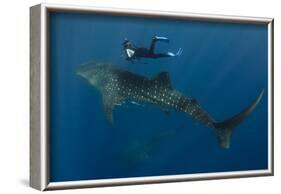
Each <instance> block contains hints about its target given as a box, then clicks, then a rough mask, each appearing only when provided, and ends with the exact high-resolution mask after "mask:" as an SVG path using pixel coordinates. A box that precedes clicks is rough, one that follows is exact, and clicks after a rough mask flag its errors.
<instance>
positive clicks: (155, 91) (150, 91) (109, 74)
mask: <svg viewBox="0 0 281 194" xmlns="http://www.w3.org/2000/svg"><path fill="white" fill-rule="evenodd" d="M76 73H77V74H78V75H79V76H81V77H82V78H84V79H86V80H87V81H88V82H89V83H90V84H91V85H92V86H93V87H95V88H96V89H97V90H98V91H99V92H100V93H101V95H102V101H103V107H104V112H105V115H106V118H107V119H108V121H109V122H110V123H113V120H114V119H113V110H114V108H115V107H116V106H117V105H122V104H124V103H126V102H133V103H138V104H144V103H148V104H154V105H156V106H158V107H160V108H161V109H162V110H169V111H179V112H183V113H185V114H186V115H188V116H190V117H191V118H193V119H194V120H195V121H197V122H199V123H201V124H203V125H204V126H206V127H208V128H210V129H213V131H214V133H215V135H216V137H217V140H218V143H219V145H220V146H221V147H222V148H225V149H227V148H229V147H230V143H231V136H232V133H233V129H234V128H236V127H238V125H239V124H240V123H241V122H242V121H243V120H244V119H245V118H246V117H248V115H249V114H251V113H252V112H253V110H254V109H255V108H256V106H257V105H258V104H259V102H260V100H261V99H262V96H263V93H264V89H262V91H261V92H260V93H259V95H258V96H257V97H256V99H254V100H253V101H252V103H250V104H249V105H248V106H247V107H246V108H244V109H243V110H242V111H241V112H239V113H238V114H235V115H234V116H232V117H230V118H228V119H226V120H224V121H221V122H218V121H216V120H215V119H213V118H212V117H211V116H210V115H209V113H208V112H207V111H206V110H204V109H203V108H202V107H201V105H200V104H199V103H198V102H197V100H196V99H195V98H191V97H188V96H186V95H184V94H182V93H181V92H179V91H177V90H175V89H174V88H173V86H172V84H171V81H170V76H169V73H168V72H160V73H159V74H158V75H156V76H154V77H152V78H150V77H146V76H142V75H139V74H136V73H133V72H129V71H127V70H124V69H122V68H118V67H116V66H114V65H111V64H103V63H93V62H92V63H87V64H82V65H80V66H79V67H78V69H77V72H76Z"/></svg>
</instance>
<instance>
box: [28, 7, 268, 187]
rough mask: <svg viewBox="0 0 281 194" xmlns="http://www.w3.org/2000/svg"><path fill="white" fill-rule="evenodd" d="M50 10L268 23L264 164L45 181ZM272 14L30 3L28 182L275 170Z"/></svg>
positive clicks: (108, 182)
mask: <svg viewBox="0 0 281 194" xmlns="http://www.w3.org/2000/svg"><path fill="white" fill-rule="evenodd" d="M50 12H79V13H84V12H88V13H102V14H108V15H122V16H124V15H125V16H142V17H147V18H164V19H165V18H176V19H183V20H199V21H213V22H228V23H246V24H266V25H268V91H269V92H268V93H269V94H268V95H269V96H268V105H269V106H268V108H269V110H268V169H267V170H249V171H235V172H218V173H201V174H200V173H199V174H188V175H169V176H153V177H139V178H118V179H102V180H87V181H70V182H50V181H49V146H50V142H49V107H48V105H49V99H48V94H49V68H48V67H49V59H48V56H49V53H48V52H49V45H48V39H49V34H48V31H49V18H48V15H49V13H50ZM273 31H274V20H273V18H261V17H242V16H227V15H211V14H195V13H176V12H166V11H151V10H131V9H116V8H100V7H87V6H72V5H54V4H39V5H36V6H33V7H31V8H30V186H31V187H33V188H35V189H38V190H41V191H44V190H55V189H70V188H86V187H100V186H116V185H132V184H147V183H164V182H176V181H194V180H208V179H226V178H240V177H257V176H272V175H273V172H274V150H273V141H274V136H273V128H274V126H273V125H274V120H273V118H274V116H273V114H274V110H273V108H274V91H273V88H274V87H273V80H274V78H273V76H274V66H273V63H274V39H273Z"/></svg>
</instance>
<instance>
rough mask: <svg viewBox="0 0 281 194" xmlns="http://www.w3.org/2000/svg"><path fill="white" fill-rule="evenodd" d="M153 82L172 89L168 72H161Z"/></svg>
mask: <svg viewBox="0 0 281 194" xmlns="http://www.w3.org/2000/svg"><path fill="white" fill-rule="evenodd" d="M153 80H154V81H156V82H158V83H159V84H161V85H162V86H163V87H165V88H169V89H172V84H171V80H170V76H169V73H168V72H165V71H163V72H160V73H159V74H158V75H157V76H156V77H155V78H154V79H153Z"/></svg>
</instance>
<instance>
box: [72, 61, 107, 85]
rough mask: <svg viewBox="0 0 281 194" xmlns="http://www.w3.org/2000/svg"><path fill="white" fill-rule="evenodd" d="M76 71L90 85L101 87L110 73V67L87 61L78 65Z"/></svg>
mask: <svg viewBox="0 0 281 194" xmlns="http://www.w3.org/2000/svg"><path fill="white" fill-rule="evenodd" d="M76 73H77V74H78V75H79V76H81V77H82V78H84V79H86V80H87V81H88V82H90V84H91V85H93V86H95V87H96V88H101V87H103V86H104V83H105V82H106V81H107V79H108V77H109V76H110V75H111V73H112V68H111V66H110V65H107V64H96V63H87V64H82V65H80V66H79V68H78V69H77V71H76Z"/></svg>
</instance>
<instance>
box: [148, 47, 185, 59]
mask: <svg viewBox="0 0 281 194" xmlns="http://www.w3.org/2000/svg"><path fill="white" fill-rule="evenodd" d="M181 54H182V49H181V48H180V49H179V50H178V52H177V53H172V52H167V53H157V54H153V58H163V57H176V56H180V55H181Z"/></svg>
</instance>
